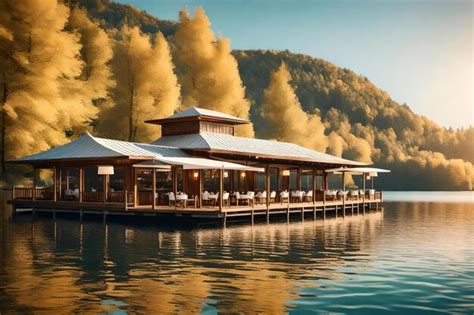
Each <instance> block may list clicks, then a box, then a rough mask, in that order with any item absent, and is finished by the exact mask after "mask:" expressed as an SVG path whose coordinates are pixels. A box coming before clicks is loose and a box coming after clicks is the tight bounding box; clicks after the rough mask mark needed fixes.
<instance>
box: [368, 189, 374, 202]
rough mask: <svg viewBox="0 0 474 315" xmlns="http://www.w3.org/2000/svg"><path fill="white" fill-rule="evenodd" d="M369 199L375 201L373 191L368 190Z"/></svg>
mask: <svg viewBox="0 0 474 315" xmlns="http://www.w3.org/2000/svg"><path fill="white" fill-rule="evenodd" d="M369 199H370V200H373V199H375V189H369Z"/></svg>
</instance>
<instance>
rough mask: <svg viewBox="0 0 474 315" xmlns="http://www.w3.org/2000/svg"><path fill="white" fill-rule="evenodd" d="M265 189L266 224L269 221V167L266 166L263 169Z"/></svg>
mask: <svg viewBox="0 0 474 315" xmlns="http://www.w3.org/2000/svg"><path fill="white" fill-rule="evenodd" d="M265 188H266V191H267V200H266V204H267V223H268V222H269V221H270V193H271V192H270V165H269V164H267V167H266V169H265Z"/></svg>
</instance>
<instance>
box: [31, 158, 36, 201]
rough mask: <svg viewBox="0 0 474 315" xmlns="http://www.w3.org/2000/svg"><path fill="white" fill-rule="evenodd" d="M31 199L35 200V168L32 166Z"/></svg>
mask: <svg viewBox="0 0 474 315" xmlns="http://www.w3.org/2000/svg"><path fill="white" fill-rule="evenodd" d="M31 199H33V200H36V168H35V167H34V166H33V191H32V195H31Z"/></svg>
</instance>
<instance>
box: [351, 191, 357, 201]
mask: <svg viewBox="0 0 474 315" xmlns="http://www.w3.org/2000/svg"><path fill="white" fill-rule="evenodd" d="M349 196H350V199H351V200H357V199H359V191H358V190H351V191H350V192H349Z"/></svg>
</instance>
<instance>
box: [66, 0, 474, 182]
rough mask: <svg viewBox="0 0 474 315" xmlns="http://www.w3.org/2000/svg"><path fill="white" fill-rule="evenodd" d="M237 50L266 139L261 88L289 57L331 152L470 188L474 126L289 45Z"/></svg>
mask: <svg viewBox="0 0 474 315" xmlns="http://www.w3.org/2000/svg"><path fill="white" fill-rule="evenodd" d="M69 3H70V4H71V5H80V6H84V7H85V8H86V9H87V10H88V12H89V15H91V16H92V17H94V18H96V19H99V20H102V21H103V26H104V27H105V28H109V29H110V28H120V27H121V26H122V25H124V24H125V23H127V24H131V25H137V26H139V27H140V28H141V30H142V31H143V32H147V33H155V32H158V31H160V32H163V33H164V34H165V35H166V36H169V37H170V38H171V37H172V35H173V34H174V33H175V31H176V22H173V21H166V20H160V19H159V18H156V17H153V16H151V15H149V14H148V13H146V12H144V11H141V10H138V9H136V8H134V7H132V6H130V5H122V4H118V3H114V2H111V1H106V0H70V1H69ZM233 54H234V56H235V58H236V59H237V61H238V64H239V71H240V75H241V78H242V81H243V83H244V85H245V87H246V96H247V98H248V99H249V100H251V102H252V106H251V113H250V114H251V120H252V122H253V123H254V126H255V132H256V136H258V137H263V138H265V137H267V135H266V134H265V130H266V129H267V128H266V125H265V124H266V122H265V120H264V119H263V117H262V115H261V104H262V96H263V91H264V89H265V88H266V87H267V86H268V84H269V78H270V73H271V71H272V70H274V69H277V68H278V67H279V66H280V64H281V63H282V62H284V63H286V65H287V67H288V69H289V71H290V73H291V76H292V81H291V84H292V86H293V87H294V88H295V91H296V94H297V96H298V98H299V100H300V102H301V104H302V106H303V108H304V109H305V110H306V111H307V112H316V113H319V114H320V115H321V117H322V119H323V121H324V123H325V125H326V132H325V133H326V135H327V136H329V137H330V142H331V144H332V146H333V147H332V148H331V149H330V150H331V151H329V152H330V153H332V154H338V155H341V154H342V156H343V157H345V158H353V159H360V158H361V157H369V159H370V160H371V161H373V162H374V163H377V164H378V165H383V166H386V167H389V168H392V169H394V170H396V172H394V173H393V174H392V175H390V176H387V177H388V178H387V179H384V185H385V188H390V189H472V184H473V182H474V171H473V167H472V164H471V163H473V162H474V145H473V143H474V129H473V128H469V129H467V130H456V131H455V130H448V129H446V128H442V127H440V126H438V125H437V124H435V123H434V122H432V121H431V120H429V119H428V118H426V117H423V116H420V115H417V114H415V113H414V112H413V111H412V110H411V109H410V107H409V106H408V105H406V104H402V105H401V104H398V103H397V102H395V101H394V100H392V99H391V98H390V96H389V94H388V93H386V92H384V91H382V90H381V89H379V88H377V87H376V86H375V85H374V84H372V83H371V82H370V81H369V80H368V79H367V78H365V77H363V76H360V75H358V74H356V73H354V72H353V71H350V70H348V69H343V68H339V67H337V66H336V65H334V64H331V63H329V62H327V61H324V60H321V59H317V58H313V57H311V56H307V55H302V54H293V53H291V52H289V51H268V50H266V51H263V50H253V51H240V50H235V51H234V52H233ZM441 178H442V180H440V179H441Z"/></svg>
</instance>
